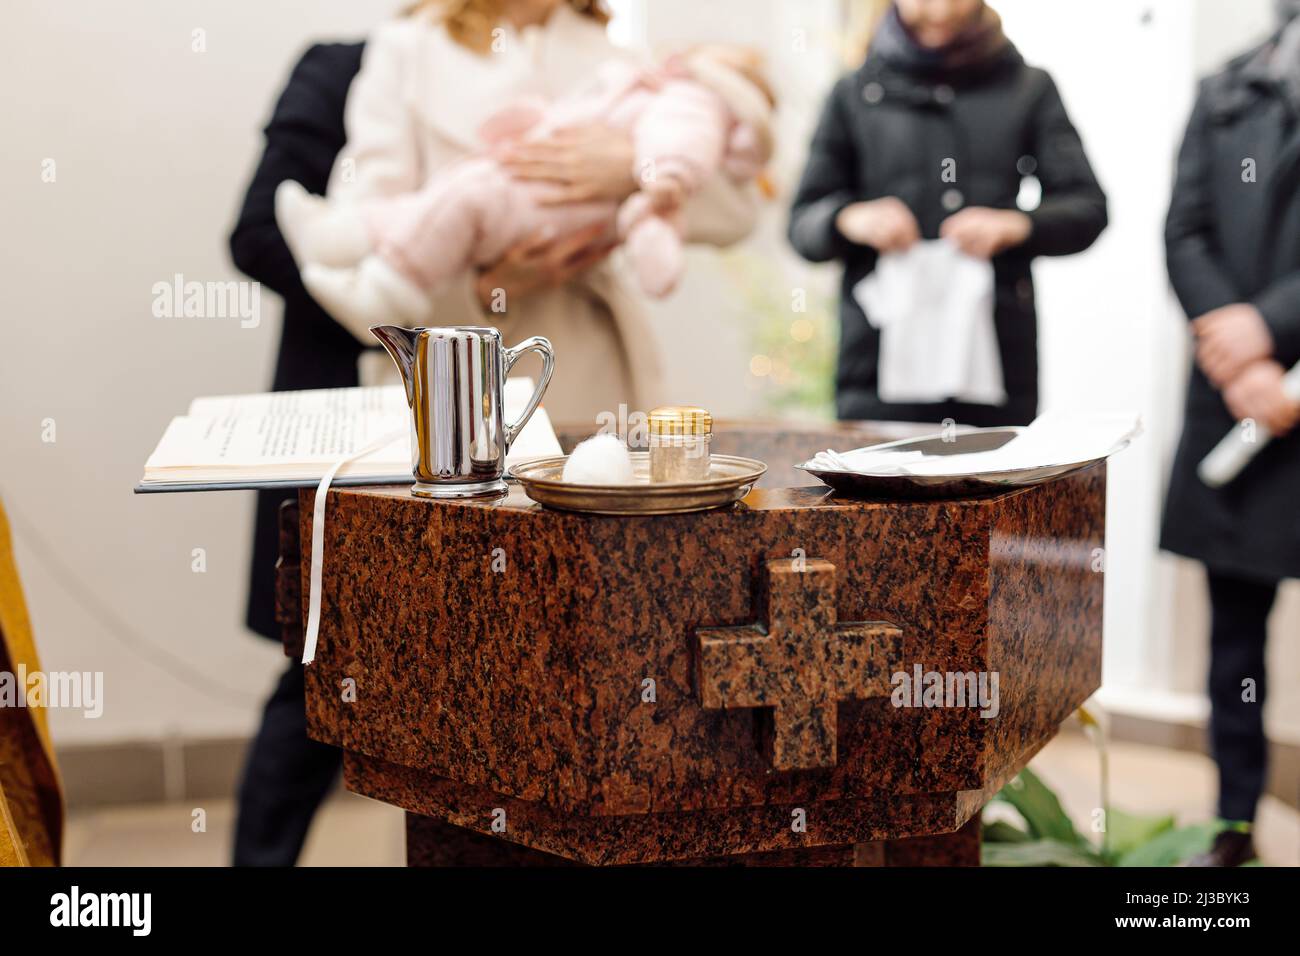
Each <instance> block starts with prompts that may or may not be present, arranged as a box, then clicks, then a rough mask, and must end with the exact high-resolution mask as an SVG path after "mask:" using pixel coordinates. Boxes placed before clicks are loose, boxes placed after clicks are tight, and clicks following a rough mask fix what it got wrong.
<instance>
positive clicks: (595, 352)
mask: <svg viewBox="0 0 1300 956" xmlns="http://www.w3.org/2000/svg"><path fill="white" fill-rule="evenodd" d="M608 20H609V15H608V12H607V11H606V9H605V8H604V6H603V5H602V4H601V3H599V2H594V0H448V2H421V3H417V4H415V5H413V6H412V7H411V8H410V9H408V10H407V11H406V12H405V13H404V14H402V15H400V16H399V17H396V18H394V19H391V20H388V21H386V22H384V23H383V24H382V25H381V26H380V27H379V28H378V29H377V30H376V31H375V32H374V33H373V35H372V36H371V38H370V40H369V41H368V42H367V43H366V44H364V54H363V45H362V44H360V43H353V44H324V45H317V46H313V47H312V48H311V49H309V50H308V51H307V53H306V54H305V55H304V56H303V57H302V59H301V60H300V62H299V63H298V65H297V66H296V67H295V69H294V71H293V75H292V76H291V78H290V80H289V83H288V86H287V87H286V88H285V90H284V92H283V93H281V95H280V99H279V102H278V104H277V105H276V108H275V111H274V114H273V115H272V117H271V121H270V123H269V124H268V126H267V128H266V148H265V151H264V152H263V154H262V157H261V160H260V162H259V164H258V167H257V170H256V172H255V173H254V175H253V180H252V183H251V184H250V186H249V187H248V190H247V194H246V197H245V199H244V204H243V208H242V210H241V212H240V214H239V220H238V222H237V223H236V225H235V229H234V232H233V234H232V235H231V239H230V249H231V254H232V257H233V259H234V262H235V264H236V266H237V267H238V268H239V270H240V271H241V272H243V273H244V274H245V275H247V276H249V277H250V278H253V279H256V280H258V281H259V282H261V283H263V284H264V285H265V286H267V288H269V289H271V290H273V291H275V292H277V293H279V295H280V296H281V297H282V298H283V299H284V303H285V308H284V326H283V333H282V336H281V340H280V345H279V350H278V355H277V360H276V367H275V376H274V380H273V383H272V388H273V389H274V390H276V391H281V390H285V389H303V388H333V387H340V386H348V385H356V384H358V383H361V384H374V383H375V381H376V380H377V379H378V377H379V376H382V375H388V376H392V368H391V364H390V362H389V360H388V358H387V356H385V355H383V353H382V351H381V350H380V349H378V348H377V344H378V343H377V342H375V341H373V339H372V337H371V336H370V334H369V332H368V331H367V330H366V328H365V327H364V325H362V326H358V325H357V324H356V323H355V322H354V323H352V324H351V325H345V324H340V323H339V322H338V321H336V320H335V318H334V317H332V316H330V315H329V314H327V313H326V311H325V310H323V309H322V308H321V306H320V305H319V304H318V303H317V302H315V301H314V300H313V299H312V297H311V296H310V295H308V293H307V290H306V289H305V288H304V287H303V284H302V280H301V279H300V277H299V273H298V267H297V265H295V263H294V260H293V257H292V255H291V254H290V251H289V248H288V246H287V245H286V243H285V240H284V237H283V235H282V234H281V231H280V228H279V226H278V225H277V223H276V218H275V192H276V189H277V187H278V186H279V185H280V184H281V183H283V182H285V181H288V180H292V181H295V182H297V183H300V184H301V185H302V186H304V187H305V188H306V189H307V190H308V191H309V192H312V193H316V194H323V193H324V192H325V191H326V187H327V185H328V186H329V188H330V192H331V194H338V193H344V194H345V195H346V196H347V197H348V198H353V199H357V198H364V199H374V198H383V197H388V196H393V195H398V194H402V193H405V192H410V191H412V190H415V189H418V188H419V187H420V186H421V185H422V177H423V176H426V175H433V174H434V173H436V172H438V171H440V170H445V169H446V168H448V167H450V166H452V165H453V164H456V163H458V162H460V161H462V160H464V159H465V158H466V157H467V156H471V155H473V154H474V153H475V152H476V151H477V150H479V149H480V148H481V146H482V141H481V140H480V137H479V133H478V131H479V127H480V126H481V124H482V123H483V121H484V120H485V119H486V118H487V117H489V116H491V115H493V114H494V113H496V112H497V111H499V110H501V109H503V108H505V107H507V106H510V105H512V104H514V103H515V102H516V101H517V100H518V99H520V98H521V97H524V96H544V97H548V98H553V97H557V96H560V95H562V94H565V93H568V92H571V91H573V90H574V89H575V88H577V87H578V86H580V85H582V84H584V83H587V82H589V81H590V80H591V79H592V78H593V77H594V76H595V75H596V73H597V70H598V69H599V68H600V67H602V66H604V65H605V64H606V63H607V62H608V61H610V60H612V59H621V60H625V61H628V62H629V63H632V64H640V63H642V62H645V61H644V60H643V58H642V55H641V54H640V53H639V52H638V51H635V50H625V49H619V48H617V47H615V46H614V45H613V44H612V43H611V42H610V40H609V38H608V36H607V33H606V24H607V22H608ZM354 78H355V82H354ZM340 158H341V159H342V160H343V161H339V160H340ZM503 165H504V166H505V168H506V169H507V170H508V171H509V172H510V173H511V175H513V176H514V177H516V178H518V179H521V180H525V181H531V182H535V183H536V182H541V183H546V184H548V185H549V186H551V187H552V189H553V190H554V191H555V193H557V194H558V195H559V196H560V197H563V198H564V199H566V200H567V201H573V202H588V201H589V202H601V201H608V202H611V203H618V202H621V201H622V200H624V199H627V198H628V197H629V196H631V195H632V194H633V193H634V192H636V191H637V189H638V188H639V186H640V184H639V183H638V182H637V180H636V178H635V172H636V162H635V154H634V150H633V144H632V138H631V134H630V133H629V132H628V131H627V130H623V129H618V128H615V127H613V126H608V125H605V124H601V123H595V124H590V125H583V126H581V127H567V128H564V129H561V130H557V131H556V132H555V133H553V134H552V135H551V136H550V137H548V138H539V139H537V140H530V141H528V142H525V143H520V144H518V145H517V146H516V147H515V148H514V149H513V150H512V151H511V152H510V153H509V154H508V155H506V156H505V157H504V159H503ZM756 206H757V195H756V192H755V190H754V187H753V186H752V185H751V184H750V183H748V182H747V181H742V180H739V179H733V178H732V177H730V176H729V175H726V174H725V173H718V174H716V175H713V176H711V177H710V178H708V179H707V180H706V181H705V182H704V183H703V184H702V186H701V188H700V190H699V192H698V193H697V194H696V195H694V197H693V198H692V199H691V201H690V202H689V203H688V204H687V205H686V207H685V209H684V211H683V215H684V218H685V221H686V238H687V240H688V241H706V242H712V243H715V244H719V245H725V244H728V243H731V242H735V241H738V240H740V239H741V238H743V237H744V236H745V235H746V233H747V232H748V231H749V230H750V228H752V226H753V223H754V220H755V216H756ZM605 232H606V230H605V227H604V226H603V225H602V224H600V223H597V224H596V227H595V228H594V229H593V228H591V227H586V228H582V229H579V230H577V231H574V232H572V233H570V234H555V233H548V234H540V235H535V236H529V237H527V238H525V239H524V240H522V241H520V242H519V243H518V244H516V245H514V246H512V247H511V248H508V249H507V250H506V251H505V253H504V254H503V255H502V256H501V258H500V259H499V261H497V262H495V263H494V264H492V265H489V266H487V267H486V268H481V269H479V268H465V269H463V270H461V272H459V273H458V274H457V275H455V276H454V277H452V278H451V279H449V280H448V281H447V282H446V283H444V284H443V285H442V286H441V287H440V290H439V294H438V295H437V297H436V299H435V301H434V303H433V315H434V317H435V319H434V321H435V323H436V324H438V325H443V326H455V325H474V326H487V325H496V326H500V327H502V329H503V330H504V331H505V333H506V335H507V337H508V339H509V340H510V341H512V342H515V341H520V340H522V339H524V338H527V337H529V336H532V335H543V336H546V337H547V338H549V339H550V340H551V342H552V344H553V345H554V346H555V348H556V351H557V352H558V353H559V355H560V356H561V360H560V361H561V363H562V364H561V368H562V369H563V374H562V375H560V376H557V377H556V380H555V383H554V385H553V386H552V387H551V388H550V389H549V390H548V391H547V395H546V405H547V408H548V410H549V411H550V414H551V416H552V417H553V418H554V419H555V420H557V421H566V422H575V423H576V422H583V421H590V422H592V423H593V425H594V423H595V422H596V416H597V415H598V414H600V413H601V412H606V411H612V412H615V413H617V410H618V408H619V405H620V404H625V405H627V406H629V407H637V404H636V403H637V402H638V401H650V400H652V398H653V396H652V395H650V394H648V393H649V392H650V391H651V390H652V389H654V388H655V387H656V386H655V376H656V371H657V367H658V359H657V355H656V350H655V349H654V347H653V344H652V343H651V342H650V341H649V335H648V333H647V332H646V329H645V322H646V320H645V318H644V317H643V314H642V310H643V305H642V301H641V297H640V295H639V294H638V293H637V292H636V291H635V289H634V283H633V282H632V280H631V279H630V277H627V276H625V274H624V273H625V272H626V269H625V268H624V267H623V266H624V264H623V263H622V262H621V261H607V257H608V256H609V253H610V251H611V250H612V248H613V242H612V237H610V236H607V235H606V234H605ZM369 358H373V359H376V360H377V362H378V365H377V366H375V365H368V363H367V362H366V361H363V359H369ZM367 379H369V381H367ZM394 380H395V378H394ZM284 500H285V495H284V494H282V493H275V492H262V493H260V494H259V500H258V508H257V518H256V530H255V538H254V546H253V562H252V571H251V576H250V582H249V605H248V626H249V628H250V629H252V630H253V631H255V632H257V633H258V634H261V635H263V636H265V637H269V638H271V639H273V640H278V639H279V625H278V624H277V623H276V620H275V561H276V557H277V555H278V551H279V546H278V520H277V514H278V511H279V507H280V504H281V502H282V501H284ZM304 707H305V704H304V684H303V669H302V666H301V665H300V664H298V663H296V662H295V663H293V664H291V665H290V666H289V667H288V668H287V669H286V670H285V671H284V673H283V675H282V676H281V678H280V681H279V683H278V684H277V686H276V688H275V689H274V691H273V692H272V694H271V697H270V699H269V700H268V702H267V704H266V707H265V709H264V711H263V714H262V721H261V725H260V727H259V728H258V731H257V735H256V737H255V738H254V740H253V742H252V746H251V747H250V748H249V751H248V757H247V760H246V763H245V766H244V771H243V777H242V781H241V783H240V789H239V814H238V822H237V825H236V834H235V848H234V861H235V863H236V864H237V865H281V866H283V865H291V864H293V863H294V862H295V860H296V859H297V858H298V854H299V852H300V850H301V848H302V845H303V841H304V839H305V838H306V835H307V829H308V827H309V825H310V823H311V820H312V817H313V815H314V814H315V811H316V809H317V807H318V806H319V804H320V802H321V800H322V799H324V797H325V795H326V794H327V793H328V792H329V790H330V788H331V786H332V785H333V783H334V780H335V778H336V777H337V776H338V771H339V766H340V761H341V757H340V754H339V752H338V751H337V750H335V749H334V748H332V747H327V746H325V745H323V744H320V743H317V742H315V741H313V740H311V739H309V738H308V737H307V733H306V715H305V713H304Z"/></svg>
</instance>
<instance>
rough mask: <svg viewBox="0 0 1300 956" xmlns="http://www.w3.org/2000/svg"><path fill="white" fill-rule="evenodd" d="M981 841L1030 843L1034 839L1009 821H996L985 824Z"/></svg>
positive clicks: (981, 833)
mask: <svg viewBox="0 0 1300 956" xmlns="http://www.w3.org/2000/svg"><path fill="white" fill-rule="evenodd" d="M980 839H982V840H983V841H984V842H985V843H1028V842H1029V841H1030V840H1032V839H1033V837H1031V836H1030V835H1029V834H1028V833H1026V832H1025V831H1024V830H1022V829H1020V827H1018V826H1016V825H1015V824H1013V823H1010V822H1008V821H1007V820H994V821H993V822H991V823H986V824H984V827H983V829H982V830H981V831H980Z"/></svg>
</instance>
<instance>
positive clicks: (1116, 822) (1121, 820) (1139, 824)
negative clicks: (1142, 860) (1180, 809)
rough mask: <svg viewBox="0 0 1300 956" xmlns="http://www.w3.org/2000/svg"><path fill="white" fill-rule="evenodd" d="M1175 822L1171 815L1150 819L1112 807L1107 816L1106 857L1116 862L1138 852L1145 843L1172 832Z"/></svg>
mask: <svg viewBox="0 0 1300 956" xmlns="http://www.w3.org/2000/svg"><path fill="white" fill-rule="evenodd" d="M1175 822H1176V821H1175V820H1174V818H1173V817H1172V816H1170V815H1165V816H1158V817H1150V816H1141V815H1139V814H1136V813H1126V812H1125V811H1123V810H1119V809H1117V808H1115V807H1112V808H1111V810H1110V812H1109V813H1107V814H1106V836H1107V840H1106V854H1105V855H1106V856H1107V858H1108V859H1109V860H1111V861H1112V862H1114V861H1115V860H1118V859H1121V858H1122V857H1123V856H1124V855H1125V854H1127V853H1131V852H1132V851H1134V850H1136V849H1137V848H1138V847H1139V846H1141V845H1142V844H1143V843H1147V842H1149V841H1151V840H1153V839H1155V838H1156V837H1157V836H1159V835H1160V834H1162V833H1164V832H1166V831H1168V830H1172V829H1173V828H1174V824H1175Z"/></svg>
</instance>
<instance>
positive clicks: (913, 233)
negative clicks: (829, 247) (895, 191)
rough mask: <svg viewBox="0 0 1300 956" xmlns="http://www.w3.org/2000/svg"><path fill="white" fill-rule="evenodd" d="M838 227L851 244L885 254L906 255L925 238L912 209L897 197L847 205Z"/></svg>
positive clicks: (841, 214) (836, 224)
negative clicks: (904, 252) (906, 250)
mask: <svg viewBox="0 0 1300 956" xmlns="http://www.w3.org/2000/svg"><path fill="white" fill-rule="evenodd" d="M835 227H836V228H837V229H839V231H840V235H842V236H843V237H844V238H845V239H847V240H849V242H856V243H857V244H858V245H860V246H871V248H873V249H875V250H876V251H877V252H879V253H881V254H882V255H883V254H884V253H886V252H902V251H903V250H905V249H908V248H910V247H911V246H912V244H913V243H915V242H916V241H917V240H919V239H920V238H921V227H920V226H919V225H917V222H916V217H915V216H913V215H912V210H910V209H908V208H907V205H906V204H905V203H904V202H903V201H902V200H901V199H898V198H897V197H895V196H886V197H885V198H883V199H872V200H870V201H868V202H855V203H851V204H850V205H848V206H845V207H844V208H843V209H841V210H840V211H839V214H838V215H837V216H836V217H835Z"/></svg>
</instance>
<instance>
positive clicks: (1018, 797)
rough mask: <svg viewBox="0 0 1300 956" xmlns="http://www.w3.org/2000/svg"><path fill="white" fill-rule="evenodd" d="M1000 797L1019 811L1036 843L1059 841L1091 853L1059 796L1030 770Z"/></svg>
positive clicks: (1021, 774)
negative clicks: (1063, 807)
mask: <svg viewBox="0 0 1300 956" xmlns="http://www.w3.org/2000/svg"><path fill="white" fill-rule="evenodd" d="M998 797H999V798H1000V799H1002V800H1005V801H1006V802H1007V803H1009V804H1011V805H1012V806H1013V807H1015V808H1016V809H1017V810H1019V811H1020V815H1021V816H1022V817H1024V818H1025V823H1026V825H1028V827H1029V835H1030V836H1032V837H1034V838H1035V839H1040V840H1056V841H1058V842H1060V843H1065V844H1069V845H1072V846H1076V847H1081V848H1085V849H1088V850H1091V845H1090V844H1089V843H1088V841H1087V840H1085V839H1084V838H1083V837H1082V836H1080V835H1079V832H1078V831H1077V830H1075V829H1074V824H1073V823H1071V822H1070V818H1069V817H1068V816H1066V815H1065V811H1064V810H1063V809H1062V808H1061V801H1060V800H1058V799H1057V798H1056V794H1054V793H1053V792H1052V791H1051V789H1050V788H1049V787H1048V786H1047V784H1045V783H1043V781H1042V780H1040V779H1038V776H1037V775H1036V774H1035V773H1034V772H1033V771H1032V770H1030V769H1029V768H1028V767H1026V768H1025V769H1024V770H1021V771H1020V773H1019V774H1017V775H1016V777H1015V779H1013V780H1012V781H1011V782H1010V783H1008V784H1007V785H1006V786H1005V787H1003V788H1002V790H1001V791H1000V792H999V793H998Z"/></svg>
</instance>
